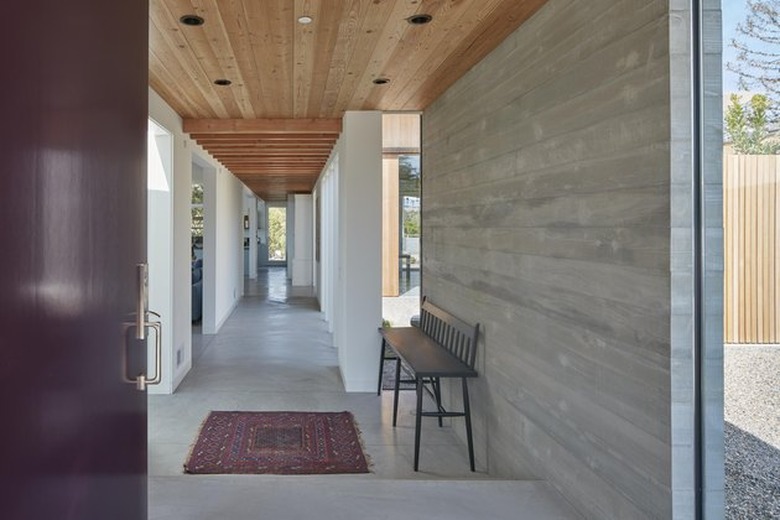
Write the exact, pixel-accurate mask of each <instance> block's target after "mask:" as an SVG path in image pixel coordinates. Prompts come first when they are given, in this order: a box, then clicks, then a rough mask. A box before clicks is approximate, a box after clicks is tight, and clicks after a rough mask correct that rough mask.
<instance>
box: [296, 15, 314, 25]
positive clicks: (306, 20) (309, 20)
mask: <svg viewBox="0 0 780 520" xmlns="http://www.w3.org/2000/svg"><path fill="white" fill-rule="evenodd" d="M313 21H314V18H312V17H311V16H306V15H304V16H299V17H298V23H299V24H301V25H309V24H310V23H312V22H313Z"/></svg>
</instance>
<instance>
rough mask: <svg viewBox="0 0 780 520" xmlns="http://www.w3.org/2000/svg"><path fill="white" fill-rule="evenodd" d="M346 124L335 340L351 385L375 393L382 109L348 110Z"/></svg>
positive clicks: (347, 385)
mask: <svg viewBox="0 0 780 520" xmlns="http://www.w3.org/2000/svg"><path fill="white" fill-rule="evenodd" d="M343 125H344V126H343V131H342V135H341V146H340V153H339V175H338V188H337V189H338V202H339V203H338V209H337V211H338V229H339V233H338V242H337V244H338V246H337V247H338V250H339V253H338V256H339V259H340V262H339V265H338V272H339V278H338V282H337V286H336V292H337V305H336V312H335V315H334V320H335V321H336V327H335V329H336V337H335V338H334V340H335V342H336V347H337V348H338V350H339V366H340V368H341V376H342V379H343V381H344V387H345V389H346V390H347V391H348V392H372V391H376V378H377V370H376V369H377V366H378V363H379V339H378V335H377V327H379V326H380V325H381V324H382V298H381V289H382V287H381V284H382V283H381V277H382V262H381V237H382V204H381V201H382V113H381V112H378V111H372V112H347V113H346V114H345V115H344V119H343Z"/></svg>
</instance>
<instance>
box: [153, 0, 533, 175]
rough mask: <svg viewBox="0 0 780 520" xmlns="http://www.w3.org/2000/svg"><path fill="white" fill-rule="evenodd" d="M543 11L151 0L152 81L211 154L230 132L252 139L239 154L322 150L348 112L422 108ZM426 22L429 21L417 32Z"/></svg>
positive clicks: (338, 0)
mask: <svg viewBox="0 0 780 520" xmlns="http://www.w3.org/2000/svg"><path fill="white" fill-rule="evenodd" d="M545 2H546V0H230V1H228V0H150V14H149V34H150V44H149V82H150V85H151V87H152V88H153V89H154V90H155V91H157V92H158V93H159V94H160V95H161V96H162V97H163V99H165V101H166V102H168V104H170V105H171V106H172V107H173V108H174V110H176V112H178V113H179V115H181V116H182V117H183V118H184V119H185V120H187V125H188V126H189V127H190V128H193V129H197V132H193V133H194V134H197V135H198V138H197V139H198V140H199V142H200V140H201V139H202V140H203V142H204V143H205V144H204V147H205V148H206V149H207V150H209V151H211V148H210V147H211V146H212V143H211V142H209V140H211V141H214V140H219V139H220V137H219V136H222V137H224V138H225V139H229V137H226V136H227V135H232V134H235V135H241V136H244V137H248V136H252V137H249V138H248V139H246V140H244V141H240V142H236V143H234V145H235V146H236V149H235V150H234V151H235V152H237V153H243V151H242V149H241V146H243V145H246V144H252V145H257V146H261V145H266V144H268V145H270V144H271V143H277V144H279V143H282V142H285V140H286V137H287V136H289V138H290V140H291V142H290V143H289V144H290V145H293V144H295V145H306V144H308V143H307V142H306V141H307V140H308V139H309V138H311V140H312V141H314V139H315V136H316V135H317V134H326V135H320V137H321V138H322V139H321V141H320V144H322V143H323V142H327V141H328V139H327V138H328V137H331V133H330V130H328V129H327V128H325V127H328V128H330V125H335V124H336V123H334V121H338V120H340V118H341V117H342V116H343V114H344V112H345V111H346V110H382V111H406V110H408V111H420V110H424V109H425V108H426V107H427V106H428V105H429V104H430V103H431V102H432V101H434V100H435V99H436V98H438V97H439V96H440V95H441V94H442V93H443V92H444V91H445V90H446V89H447V88H448V87H450V86H451V85H452V84H453V83H454V82H455V81H456V80H458V79H459V78H460V77H461V76H463V74H465V73H466V72H467V71H468V70H469V69H470V68H471V67H473V66H474V65H475V64H476V63H477V62H478V61H479V60H481V59H482V58H483V57H484V56H485V55H487V54H488V53H489V52H490V51H491V50H493V49H494V48H495V47H496V46H497V45H498V44H499V43H501V42H502V41H503V40H504V39H505V38H506V37H507V36H508V35H509V34H510V33H511V32H512V31H514V30H515V29H517V28H518V27H519V26H520V25H521V24H522V23H523V22H524V21H525V20H527V19H528V18H529V17H530V16H531V15H532V14H533V13H534V12H536V11H537V10H538V9H539V8H540V7H541V6H542V5H543V4H544V3H545ZM420 14H428V15H431V16H432V20H431V22H430V23H428V24H425V25H414V24H411V23H409V21H408V20H409V19H410V18H411V17H413V16H415V15H420ZM185 15H197V16H200V17H202V18H203V20H204V23H203V25H200V26H187V25H184V24H182V23H181V22H180V18H181V17H182V16H185ZM301 16H309V17H311V19H312V22H311V23H309V24H306V25H304V24H300V23H298V22H297V20H298V18H299V17H301ZM379 78H387V79H388V80H389V82H388V83H386V84H383V85H377V84H375V83H374V80H376V79H379ZM218 79H227V80H230V81H231V84H230V85H229V86H219V85H216V84H215V83H214V81H215V80H218ZM196 120H202V123H195V122H194V121H196ZM298 120H301V122H298ZM242 121H246V122H242ZM190 125H192V126H190ZM229 127H232V129H233V130H234V131H233V132H232V133H231V132H230V131H229V130H230V128H229ZM261 129H262V131H261ZM274 135H275V136H276V138H277V140H276V141H272V140H271V139H272V136H274ZM304 136H307V137H304ZM292 141H295V142H292ZM302 141H303V142H302ZM312 144H313V143H312ZM331 145H332V143H331ZM219 151H224V150H219ZM291 155H294V156H295V157H298V156H299V155H300V154H291ZM291 158H292V157H291ZM289 164H290V165H292V164H293V162H290V163H289ZM226 166H228V165H227V164H226ZM228 168H230V166H228ZM231 171H232V168H231ZM234 173H237V172H235V171H234ZM295 182H296V184H295V186H300V185H302V184H297V182H298V181H295ZM250 187H251V186H250Z"/></svg>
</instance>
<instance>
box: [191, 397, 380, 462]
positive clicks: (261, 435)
mask: <svg viewBox="0 0 780 520" xmlns="http://www.w3.org/2000/svg"><path fill="white" fill-rule="evenodd" d="M184 470H185V471H186V472H187V473H198V474H215V473H239V474H263V473H271V474H277V475H304V474H327V473H368V463H367V461H366V457H365V455H364V454H363V449H362V447H361V443H360V437H359V434H358V430H357V428H356V426H355V419H354V418H353V417H352V414H351V413H350V412H211V413H210V414H209V416H208V418H207V419H206V421H205V422H204V423H203V426H201V429H200V433H199V434H198V439H197V441H196V442H195V445H194V446H193V448H192V452H191V453H190V456H189V459H188V460H187V462H186V463H185V464H184Z"/></svg>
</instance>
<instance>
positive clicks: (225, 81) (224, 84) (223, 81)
mask: <svg viewBox="0 0 780 520" xmlns="http://www.w3.org/2000/svg"><path fill="white" fill-rule="evenodd" d="M232 83H233V82H232V81H230V80H229V79H215V80H214V84H215V85H219V86H220V87H227V86H228V85H230V84H232Z"/></svg>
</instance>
